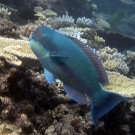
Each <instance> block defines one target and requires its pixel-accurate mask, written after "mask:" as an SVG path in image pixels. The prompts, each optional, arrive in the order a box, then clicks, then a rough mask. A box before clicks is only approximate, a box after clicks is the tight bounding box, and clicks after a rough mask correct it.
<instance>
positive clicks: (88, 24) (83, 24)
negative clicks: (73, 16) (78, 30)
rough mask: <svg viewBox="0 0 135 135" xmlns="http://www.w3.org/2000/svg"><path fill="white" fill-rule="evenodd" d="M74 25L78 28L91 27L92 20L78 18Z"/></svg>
mask: <svg viewBox="0 0 135 135" xmlns="http://www.w3.org/2000/svg"><path fill="white" fill-rule="evenodd" d="M76 24H77V25H78V26H80V27H91V26H92V24H93V22H92V19H90V18H85V17H82V18H80V17H79V18H77V21H76Z"/></svg>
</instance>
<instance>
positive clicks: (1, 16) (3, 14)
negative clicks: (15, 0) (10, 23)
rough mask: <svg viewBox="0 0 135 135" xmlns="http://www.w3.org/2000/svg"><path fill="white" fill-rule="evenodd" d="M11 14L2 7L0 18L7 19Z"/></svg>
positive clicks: (0, 8)
mask: <svg viewBox="0 0 135 135" xmlns="http://www.w3.org/2000/svg"><path fill="white" fill-rule="evenodd" d="M10 14H11V12H9V11H8V8H4V7H0V18H4V19H7V18H9V16H10Z"/></svg>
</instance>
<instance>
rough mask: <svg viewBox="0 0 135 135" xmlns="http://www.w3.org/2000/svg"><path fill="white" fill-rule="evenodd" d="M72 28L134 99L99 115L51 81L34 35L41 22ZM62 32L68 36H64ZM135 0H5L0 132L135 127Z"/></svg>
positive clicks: (71, 132)
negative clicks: (36, 50)
mask: <svg viewBox="0 0 135 135" xmlns="http://www.w3.org/2000/svg"><path fill="white" fill-rule="evenodd" d="M41 25H44V26H47V27H50V28H52V29H54V30H56V31H57V32H59V33H62V34H64V35H67V36H72V37H75V38H77V39H79V40H80V41H82V42H83V43H85V44H86V45H87V46H88V47H90V48H92V49H93V52H94V53H95V54H96V55H97V56H98V57H99V58H100V60H101V61H102V63H103V65H104V67H105V69H106V71H107V74H108V77H109V81H110V83H109V85H107V86H105V87H104V89H107V90H109V91H112V92H117V93H119V94H121V95H123V96H124V97H126V98H127V99H128V100H129V102H130V103H129V104H124V103H123V102H121V103H119V104H118V105H117V106H116V107H115V108H113V109H112V110H111V111H109V112H108V113H107V114H105V115H104V116H102V117H101V118H99V120H98V128H96V127H95V126H94V124H93V122H92V118H91V114H90V108H89V105H79V104H77V103H76V102H75V101H73V100H72V99H71V98H69V97H68V95H67V94H66V93H65V91H64V90H63V83H62V82H61V81H60V80H59V79H56V83H53V84H51V85H50V84H49V83H48V82H47V80H46V79H45V78H44V74H43V67H42V65H41V64H40V62H39V61H38V59H37V57H36V56H35V54H34V53H33V52H32V50H31V48H30V45H29V38H30V35H31V34H32V32H34V31H35V29H36V28H37V27H38V26H41ZM60 40H61V39H60ZM134 127H135V0H100V1H99V0H21V1H19V0H0V135H135V128H134Z"/></svg>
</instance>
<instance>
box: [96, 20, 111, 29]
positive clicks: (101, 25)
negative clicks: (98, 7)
mask: <svg viewBox="0 0 135 135" xmlns="http://www.w3.org/2000/svg"><path fill="white" fill-rule="evenodd" d="M94 26H95V28H97V29H102V30H104V29H110V28H111V27H110V24H109V23H108V22H107V21H106V20H103V19H102V18H96V20H95V22H94Z"/></svg>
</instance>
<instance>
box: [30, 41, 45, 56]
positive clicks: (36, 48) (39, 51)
mask: <svg viewBox="0 0 135 135" xmlns="http://www.w3.org/2000/svg"><path fill="white" fill-rule="evenodd" d="M30 47H31V49H32V51H33V52H34V54H35V55H36V56H37V57H38V58H40V57H43V56H44V55H46V52H45V50H44V48H43V46H42V45H41V44H40V43H39V42H37V41H35V40H33V39H30Z"/></svg>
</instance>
